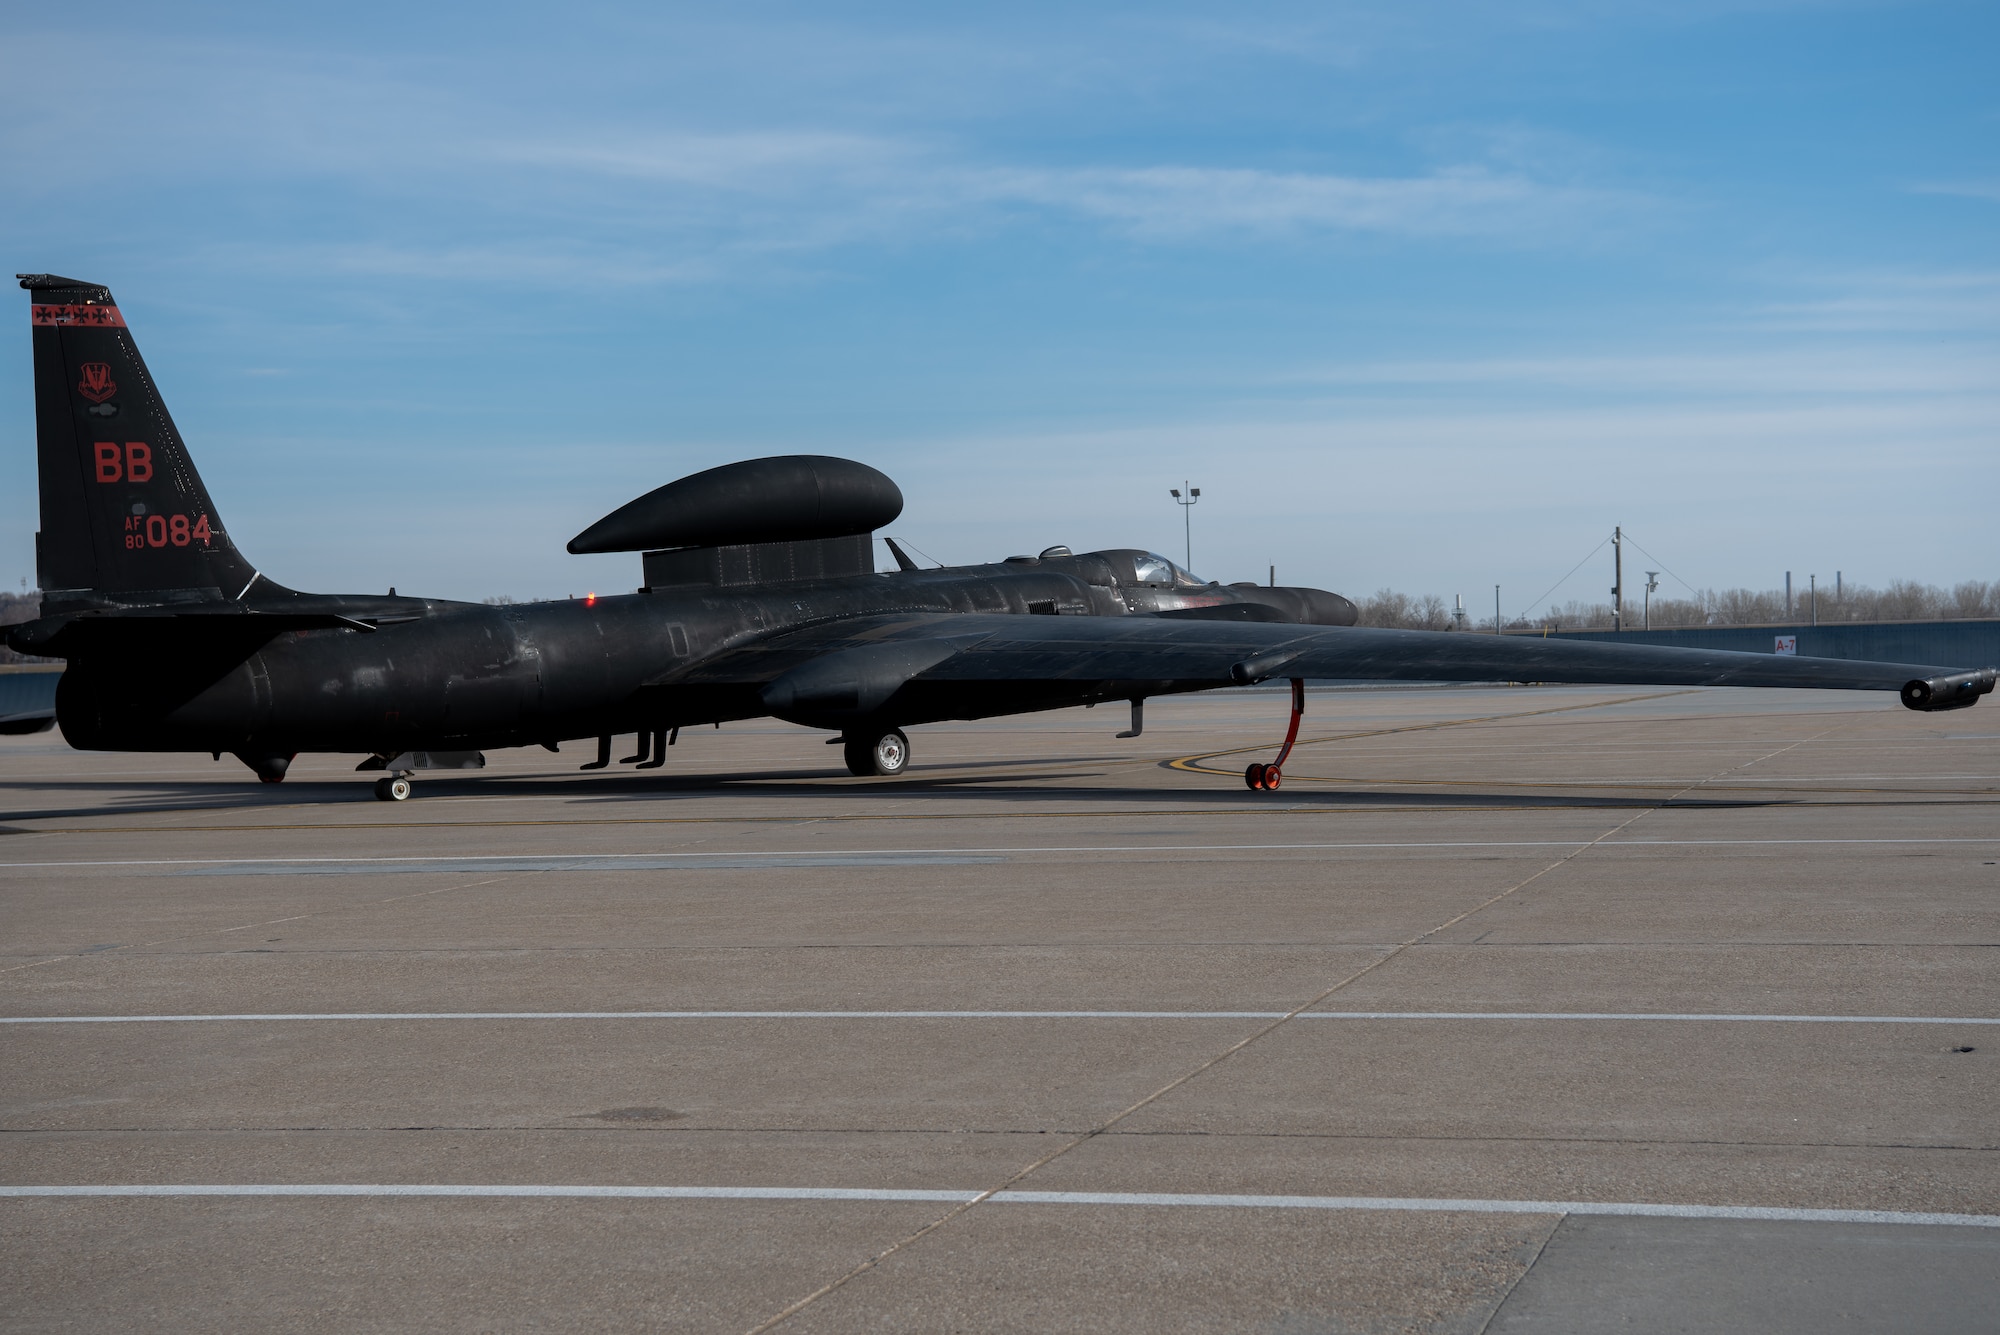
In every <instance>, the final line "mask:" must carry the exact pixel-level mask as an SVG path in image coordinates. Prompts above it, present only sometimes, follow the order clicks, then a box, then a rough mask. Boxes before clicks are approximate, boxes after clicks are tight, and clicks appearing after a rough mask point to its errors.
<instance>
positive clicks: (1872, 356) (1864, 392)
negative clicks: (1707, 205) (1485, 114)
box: [1278, 344, 2000, 401]
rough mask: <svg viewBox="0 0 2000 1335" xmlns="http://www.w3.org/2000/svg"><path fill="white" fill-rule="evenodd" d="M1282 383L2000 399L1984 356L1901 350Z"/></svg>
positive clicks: (1656, 358)
mask: <svg viewBox="0 0 2000 1335" xmlns="http://www.w3.org/2000/svg"><path fill="white" fill-rule="evenodd" d="M1278 383H1292V384H1311V385H1326V386H1329V387H1334V388H1341V389H1348V388H1352V389H1356V390H1362V391H1370V390H1374V391H1388V392H1408V391H1410V390H1427V389H1437V390H1450V391H1467V390H1470V391H1485V392H1491V391H1501V392H1505V391H1508V390H1522V391H1529V392H1533V393H1536V394H1541V393H1544V392H1546V391H1550V390H1555V391H1560V392H1561V393H1562V394H1563V395H1565V397H1571V398H1576V397H1588V396H1601V395H1617V396H1625V397H1636V398H1645V397H1649V396H1660V397H1666V398H1672V399H1675V400H1683V401H1684V400H1687V399H1689V398H1742V397H1745V396H1751V397H1756V398H1762V399H1775V398H1782V397H1786V396H1798V395H1809V396H1820V397H1827V398H1836V399H1851V398H1855V397H1862V396H1866V397H1873V396H1881V395H1892V396H1893V395H1960V394H1985V395H1994V394H2000V364H1996V362H1995V361H1994V359H1993V358H1992V357H1991V356H1990V355H1986V354H1985V353H1984V352H1983V351H1963V350H1955V349H1941V348H1937V347H1932V346H1925V347H1920V348H1912V347H1908V346H1903V345H1897V344H1880V345H1870V346H1864V347H1850V346H1842V347H1837V348H1818V349H1815V348H1805V347H1784V348H1779V349H1771V350H1758V349H1748V348H1746V349H1739V350H1737V351H1734V352H1731V353H1728V354H1722V353H1713V354H1708V353H1686V352H1669V353H1657V354H1646V353H1636V354H1625V355H1615V356H1553V357H1494V358H1478V359H1466V360H1437V361H1400V362H1360V363H1355V364H1350V365H1343V366H1331V367H1323V368H1315V369H1312V370H1308V371H1304V372H1300V373H1297V374H1295V375H1291V376H1285V377H1281V378H1279V381H1278Z"/></svg>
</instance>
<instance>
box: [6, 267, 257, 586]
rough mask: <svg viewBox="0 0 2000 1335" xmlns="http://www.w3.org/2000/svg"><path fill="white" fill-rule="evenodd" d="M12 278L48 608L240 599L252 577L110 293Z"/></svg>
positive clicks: (34, 277) (44, 278)
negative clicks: (23, 347)
mask: <svg viewBox="0 0 2000 1335" xmlns="http://www.w3.org/2000/svg"><path fill="white" fill-rule="evenodd" d="M16 277H18V278H19V279H20V280H21V286H22V287H24V288H26V289H27V290H28V291H29V293H30V294H31V296H32V300H33V305H32V307H31V309H30V317H29V318H30V322H31V323H32V325H33V329H34V345H35V431H36V442H37V449H38V457H39V462H40V474H41V500H42V528H41V532H39V533H38V534H36V535H35V560H36V567H37V577H38V579H39V581H40V583H41V586H42V590H43V597H44V600H45V602H49V603H54V604H57V605H60V604H62V603H64V602H77V601H99V600H100V599H96V598H93V597H92V595H105V596H106V597H105V598H103V599H101V600H102V601H110V602H117V603H132V602H149V601H180V600H183V599H202V600H206V599H212V598H217V597H221V598H239V597H241V596H242V593H243V591H244V590H245V588H246V586H247V585H248V584H249V583H250V582H251V581H252V580H253V579H255V578H256V573H257V572H256V570H255V569H254V568H253V567H252V566H251V565H250V564H249V563H248V562H247V561H245V560H244V559H243V557H242V556H241V555H240V554H239V553H238V552H237V550H236V546H235V544H234V543H232V542H230V540H229V535H228V534H227V533H226V532H225V531H224V530H223V527H222V519H221V517H220V516H219V515H217V514H216V512H215V504H214V502H212V501H210V500H209V497H208V488H206V487H204V486H203V485H202V482H201V476H200V475H199V474H198V473H196V472H195V471H194V463H193V461H192V460H191V459H189V458H188V453H187V447H186V446H185V445H184V444H183V443H182V442H181V437H180V432H178V431H176V430H175V429H174V421H173V418H172V417H170V416H168V415H167V405H166V404H165V403H164V402H162V401H161V399H160V395H159V391H158V390H157V389H155V388H154V386H153V378H152V376H150V375H149V374H147V372H146V363H145V362H144V361H143V360H142V359H141V358H140V356H139V348H138V345H137V344H135V343H134V342H133V341H132V333H131V331H130V330H129V329H127V328H126V327H125V317H124V316H123V315H121V314H119V311H118V304H117V303H116V302H115V301H113V300H112V299H111V292H110V289H108V288H104V287H99V286H98V285H96V284H94V283H84V282H79V281H77V280H76V279H73V278H60V277H57V276H56V275H54V274H18V275H16Z"/></svg>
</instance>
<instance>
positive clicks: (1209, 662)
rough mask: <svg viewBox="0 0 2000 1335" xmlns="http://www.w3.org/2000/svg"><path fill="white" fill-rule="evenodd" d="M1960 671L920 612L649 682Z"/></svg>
mask: <svg viewBox="0 0 2000 1335" xmlns="http://www.w3.org/2000/svg"><path fill="white" fill-rule="evenodd" d="M1968 676H1969V677H1970V678H1971V679H1972V680H1970V681H1969V683H1966V689H1965V690H1964V691H1963V692H1962V694H1963V695H1964V699H1963V703H1966V704H1969V703H1971V702H1972V700H1973V699H1976V698H1977V696H1978V695H1979V694H1982V693H1984V692H1985V691H1990V690H1991V689H1992V685H1993V676H1992V673H1991V671H1990V670H1989V671H1987V672H1984V673H1980V672H1973V673H1970V674H1968V673H1967V671H1966V669H1964V668H1962V667H1952V666H1945V665H1938V664H1918V663H1872V662H1860V661H1850V660H1844V659H1831V658H1795V657H1785V656H1779V655H1775V654H1746V653H1734V652H1729V651H1726V650H1719V649H1678V648H1667V647H1663V646H1658V645H1642V644H1613V643H1604V642H1600V641H1576V640H1558V639H1542V638H1535V637H1529V636H1514V635H1478V634H1472V633H1467V632H1438V631H1412V630H1377V629H1371V628H1363V627H1320V626H1298V625H1289V624H1288V625H1274V624H1265V623H1256V622H1215V621H1189V620H1169V619H1164V618H1156V617H1024V616H981V615H931V614H927V615H915V616H885V617H870V618H857V619H853V620H846V621H840V622H835V623H830V624H825V625H821V626H815V627H809V628H806V629H802V630H796V631H791V632H787V633H782V634H778V635H774V636H771V637H768V638H765V639H761V640H756V641H753V642H750V643H748V644H745V645H743V646H741V647H739V648H737V649H734V650H731V651H728V652H726V653H724V654H722V655H720V656H717V657H715V658H711V659H708V660H706V661H705V662H703V663H701V664H699V665H698V666H696V667H695V668H693V669H692V670H690V671H687V672H685V673H678V674H674V675H673V676H672V677H671V678H662V679H661V683H660V684H667V682H668V681H672V682H675V683H681V682H686V683H690V684H710V685H715V686H724V685H728V686H737V687H754V688H756V689H758V690H759V691H760V692H761V694H762V697H763V700H764V702H765V703H766V704H767V705H768V706H770V708H771V712H773V713H775V714H777V715H779V716H780V717H790V718H795V719H797V720H798V721H808V720H811V721H816V722H826V723H833V724H837V723H838V721H839V718H840V717H843V716H844V717H853V716H855V715H856V714H857V713H860V714H866V713H873V712H882V711H885V710H886V711H889V712H893V713H897V714H898V715H899V717H902V718H904V719H905V720H906V721H911V722H917V721H922V720H923V718H924V717H926V716H928V717H933V718H951V717H961V718H962V717H976V716H980V715H984V714H989V713H1004V712H1010V711H1011V710H1016V709H1020V708H1024V707H1025V708H1032V707H1035V704H1034V702H1036V701H1040V702H1044V703H1048V704H1054V703H1060V702H1066V701H1074V700H1079V699H1086V698H1093V697H1094V698H1118V697H1120V696H1124V695H1150V694H1169V693H1173V692H1178V691H1194V690H1205V689H1209V688H1212V687H1217V686H1227V685H1232V684H1247V683H1250V682H1254V681H1261V680H1265V679H1267V678H1276V677H1314V678H1348V679H1356V680H1368V681H1425V682H1431V681H1535V682H1562V683H1600V684H1608V685H1685V686H1765V687H1782V686H1790V687H1819V688H1833V689H1840V690H1877V691H1895V690H1904V691H1905V700H1906V702H1910V703H1913V705H1914V706H1915V707H1920V708H1921V707H1926V705H1927V704H1928V701H1926V702H1924V703H1917V702H1913V701H1910V697H1909V692H1908V691H1907V690H1906V689H1905V688H1906V687H1907V686H1908V685H1909V684H1910V683H1913V682H1939V681H1941V680H1943V679H1955V678H1958V677H1968ZM1939 689H1940V690H1946V689H1955V688H1944V687H1940V688H1939ZM1944 704H1945V701H1944V699H1943V698H1940V699H1939V700H1938V702H1937V704H1935V705H1929V707H1941V706H1943V705H1944ZM988 706H991V707H988Z"/></svg>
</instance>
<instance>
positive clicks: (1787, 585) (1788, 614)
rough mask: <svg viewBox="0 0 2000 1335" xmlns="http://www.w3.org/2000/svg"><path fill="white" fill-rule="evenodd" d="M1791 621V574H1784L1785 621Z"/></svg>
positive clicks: (1787, 572) (1789, 572)
mask: <svg viewBox="0 0 2000 1335" xmlns="http://www.w3.org/2000/svg"><path fill="white" fill-rule="evenodd" d="M1791 619H1792V572H1791V571H1789V570H1787V571H1786V572H1785V620H1787V621H1790V620H1791Z"/></svg>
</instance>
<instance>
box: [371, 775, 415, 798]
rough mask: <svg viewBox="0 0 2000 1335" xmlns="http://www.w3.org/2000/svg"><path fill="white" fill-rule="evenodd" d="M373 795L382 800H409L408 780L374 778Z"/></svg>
mask: <svg viewBox="0 0 2000 1335" xmlns="http://www.w3.org/2000/svg"><path fill="white" fill-rule="evenodd" d="M375 796H376V797H377V798H379V799H380V800H382V801H384V802H407V801H409V800H410V781H409V780H408V779H403V778H394V779H377V780H375Z"/></svg>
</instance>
